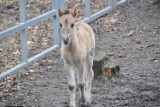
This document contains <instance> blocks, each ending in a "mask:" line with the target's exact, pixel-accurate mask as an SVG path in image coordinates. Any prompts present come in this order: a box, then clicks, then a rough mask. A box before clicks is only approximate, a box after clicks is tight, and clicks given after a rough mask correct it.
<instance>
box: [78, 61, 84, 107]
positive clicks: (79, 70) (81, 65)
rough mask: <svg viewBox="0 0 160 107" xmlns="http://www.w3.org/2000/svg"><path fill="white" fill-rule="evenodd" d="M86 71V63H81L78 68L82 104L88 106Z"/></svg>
mask: <svg viewBox="0 0 160 107" xmlns="http://www.w3.org/2000/svg"><path fill="white" fill-rule="evenodd" d="M85 78H86V77H85V69H84V63H80V64H79V66H78V81H77V84H78V86H79V89H80V97H81V103H82V104H83V105H85V104H86V80H85Z"/></svg>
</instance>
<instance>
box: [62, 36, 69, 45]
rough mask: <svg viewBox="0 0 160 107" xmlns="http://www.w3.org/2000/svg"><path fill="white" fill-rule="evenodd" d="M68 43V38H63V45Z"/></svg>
mask: <svg viewBox="0 0 160 107" xmlns="http://www.w3.org/2000/svg"><path fill="white" fill-rule="evenodd" d="M68 42H69V37H66V38H63V43H64V44H65V45H67V44H68Z"/></svg>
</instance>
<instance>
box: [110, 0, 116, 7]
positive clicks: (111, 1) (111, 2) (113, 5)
mask: <svg viewBox="0 0 160 107" xmlns="http://www.w3.org/2000/svg"><path fill="white" fill-rule="evenodd" d="M108 5H109V6H110V7H111V8H115V7H116V5H117V0H108Z"/></svg>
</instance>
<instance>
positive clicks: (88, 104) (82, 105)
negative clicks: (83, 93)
mask: <svg viewBox="0 0 160 107" xmlns="http://www.w3.org/2000/svg"><path fill="white" fill-rule="evenodd" d="M80 107H91V103H90V102H85V103H84V102H83V103H82V102H81V106H80Z"/></svg>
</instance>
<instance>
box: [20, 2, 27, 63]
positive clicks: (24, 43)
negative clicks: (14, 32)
mask: <svg viewBox="0 0 160 107" xmlns="http://www.w3.org/2000/svg"><path fill="white" fill-rule="evenodd" d="M19 6H20V23H26V0H19ZM27 35H28V33H27V30H26V28H24V29H22V30H21V32H20V36H21V53H22V56H21V57H22V62H27V61H28V48H27V47H28V46H27Z"/></svg>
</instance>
